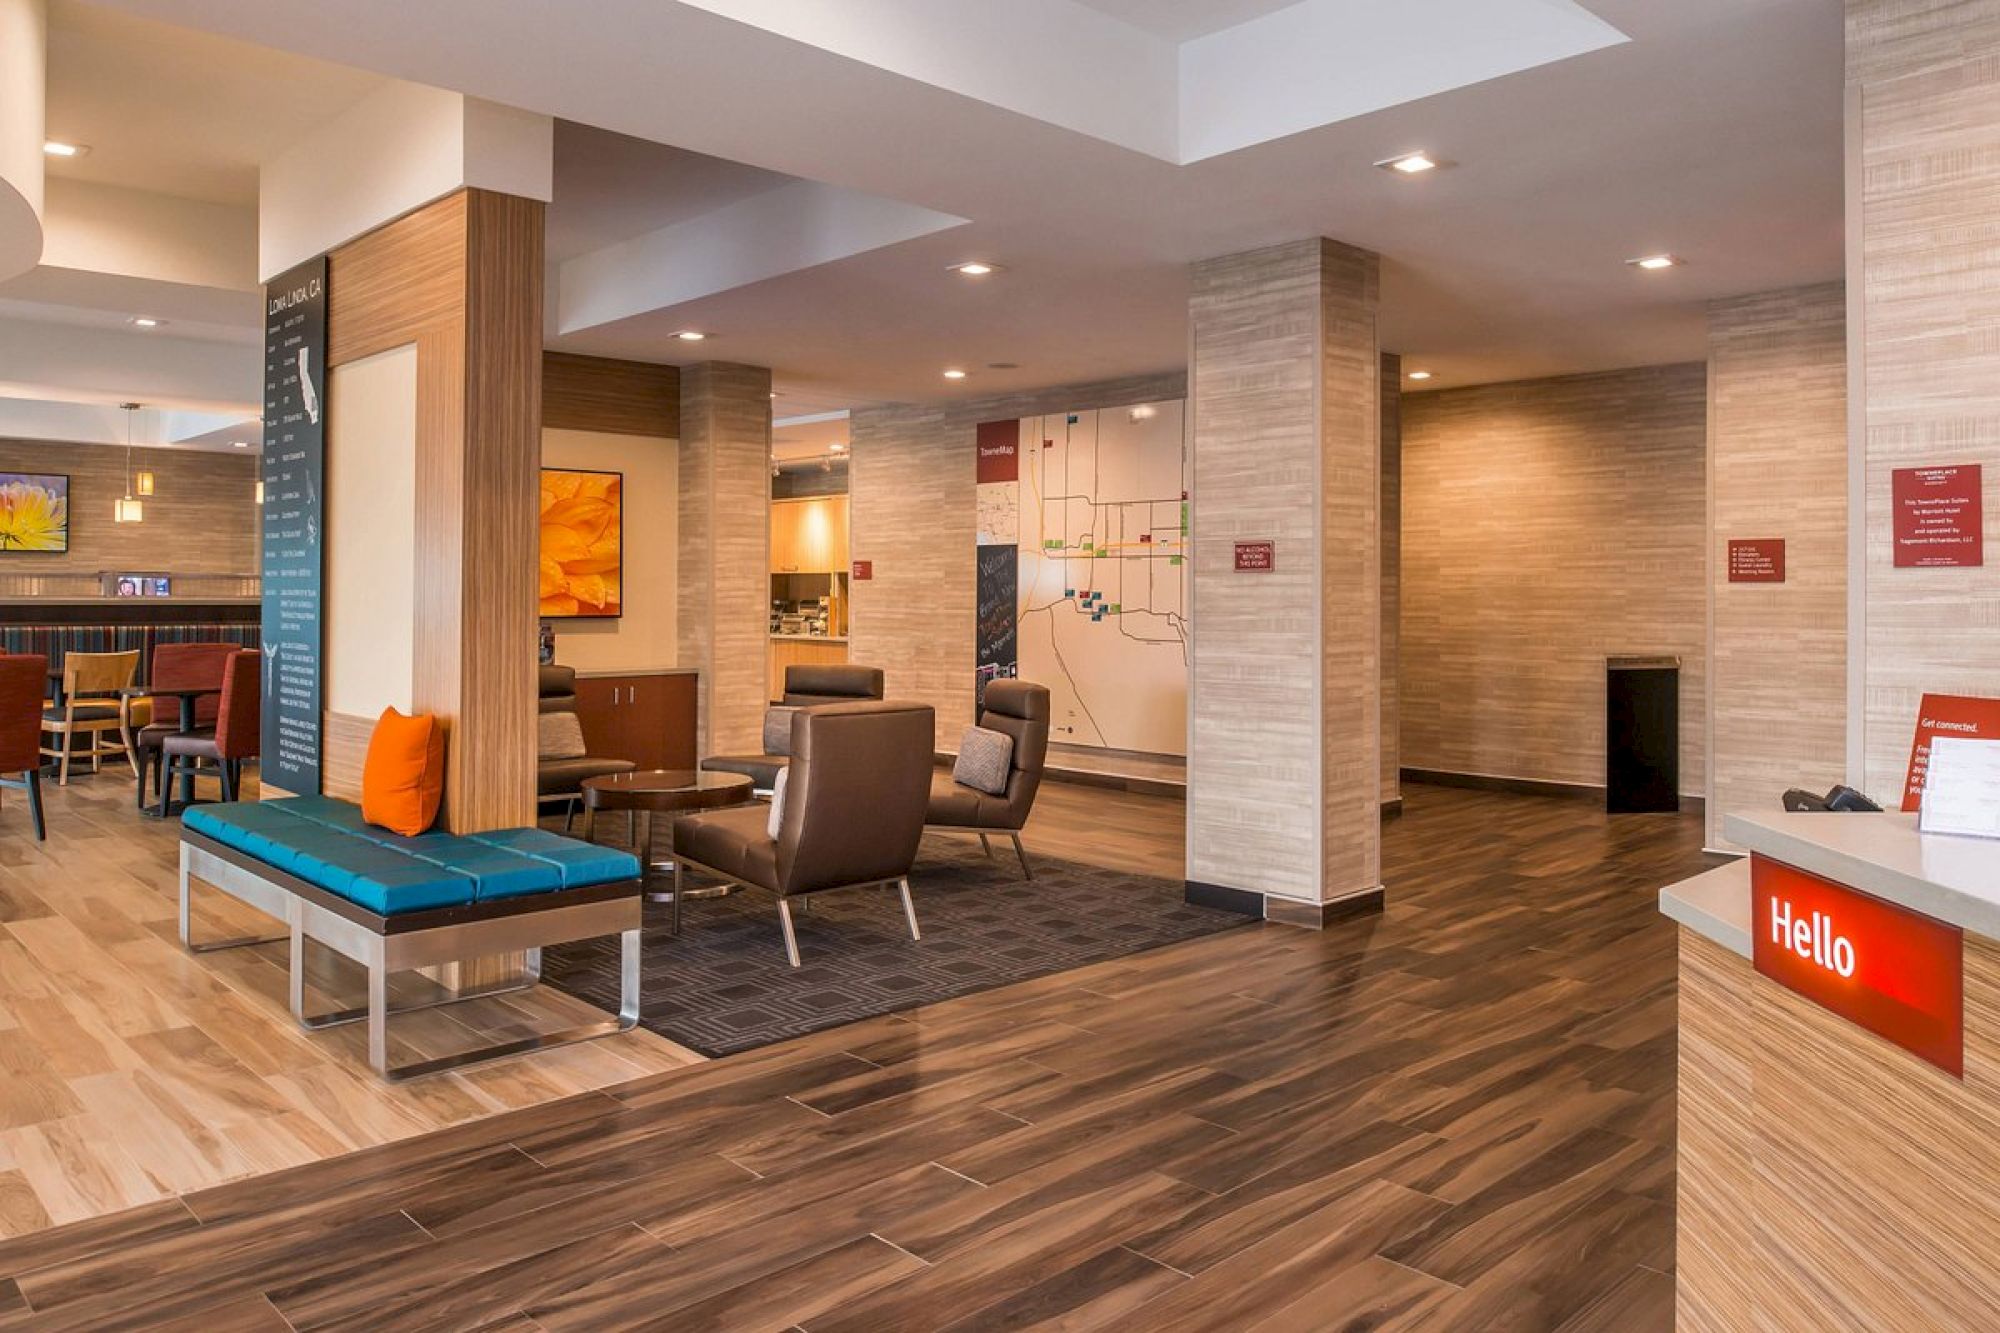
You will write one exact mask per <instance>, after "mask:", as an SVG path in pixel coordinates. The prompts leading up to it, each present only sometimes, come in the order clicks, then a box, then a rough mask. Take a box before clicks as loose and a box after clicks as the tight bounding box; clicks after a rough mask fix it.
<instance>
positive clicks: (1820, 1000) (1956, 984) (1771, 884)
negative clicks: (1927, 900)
mask: <svg viewBox="0 0 2000 1333" xmlns="http://www.w3.org/2000/svg"><path fill="white" fill-rule="evenodd" d="M1828 818H1834V816H1828ZM1750 957H1751V961H1752V962H1753V963H1754V964H1755V965H1756V968H1757V970H1758V971H1759V972H1761V973H1763V974H1764V975H1765V976H1767V977H1769V978H1770V979H1771V980H1773V981H1775V982H1777V983H1778V984H1779V985H1781V986H1783V987H1785V988H1786V989H1787V990H1792V991H1796V992H1797V993H1798V994H1800V995H1803V996H1805V997H1806V998H1807V999H1808V1000H1811V1001H1812V1002H1813V1003H1815V1004H1817V1005H1819V1006H1821V1007H1822V1008H1825V1009H1830V1010H1832V1011H1833V1012H1834V1013H1836V1014H1839V1015H1840V1016H1841V1017H1842V1018H1844V1019H1846V1020H1847V1021H1848V1022H1850V1023H1855V1024H1858V1025H1859V1026H1861V1027H1864V1028H1867V1029H1868V1030H1869V1031H1870V1032H1873V1033H1874V1034H1875V1035H1876V1036H1878V1037H1882V1038H1884V1039H1886V1040H1888V1041H1892V1042H1894V1043H1895V1044H1896V1045H1898V1046H1900V1047H1902V1048H1903V1049H1904V1050H1906V1051H1908V1052H1910V1053H1911V1054H1912V1055H1915V1056H1917V1057H1918V1058H1920V1059H1923V1060H1928V1061H1929V1062H1930V1063H1932V1064H1934V1065H1936V1066H1937V1067H1938V1068H1939V1069H1942V1070H1944V1071H1945V1072H1946V1073H1947V1074H1950V1075H1952V1076H1953V1077H1954V1078H1964V1077H1965V938H1964V934H1963V932H1961V931H1960V930H1959V928H1958V927H1957V926H1948V925H1946V924H1945V923H1944V922H1942V921H1935V920H1933V919H1931V918H1930V917H1927V916H1923V915H1921V914H1919V913H1916V912H1912V911H1910V910H1908V909H1907V908H1902V907H1897V906H1896V905H1895V904H1893V903H1885V902H1883V901H1882V900H1881V899H1880V898H1875V897H1871V896H1870V895H1868V894H1865V893H1861V892H1859V891H1858V890H1855V889H1850V888H1848V887H1847V886H1846V885H1844V884H1836V883H1834V882H1833V881H1832V880H1830V879H1821V878H1820V877H1819V876H1818V875H1810V874H1807V873H1806V872H1805V871H1803V870H1798V869H1795V868H1794V867H1792V866H1788V865H1785V864H1784V863H1783V862H1780V861H1773V860H1771V859H1769V858H1768V857H1764V856H1757V855H1753V856H1751V858H1750Z"/></svg>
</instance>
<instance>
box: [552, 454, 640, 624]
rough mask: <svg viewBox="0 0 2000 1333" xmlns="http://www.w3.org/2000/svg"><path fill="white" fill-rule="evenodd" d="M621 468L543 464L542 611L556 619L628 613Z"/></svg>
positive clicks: (623, 482) (623, 479)
mask: <svg viewBox="0 0 2000 1333" xmlns="http://www.w3.org/2000/svg"><path fill="white" fill-rule="evenodd" d="M624 487H625V474H624V473H622V472H587V471H580V470H577V469H574V468H553V467H545V468H543V469H542V499H541V528H542V533H541V584H540V588H541V591H540V599H541V600H540V608H539V609H540V613H541V614H542V615H543V616H545V617H548V618H549V619H553V620H575V619H588V618H608V617H612V616H620V615H623V614H624V602H623V597H622V592H621V588H622V576H623V574H624V566H623V561H624V540H625V526H624V525H625V515H624Z"/></svg>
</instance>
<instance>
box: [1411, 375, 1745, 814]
mask: <svg viewBox="0 0 2000 1333" xmlns="http://www.w3.org/2000/svg"><path fill="white" fill-rule="evenodd" d="M1707 378H1708V376H1707V369H1706V367H1705V366H1703V365H1701V364H1699V363H1696V364H1693V365H1675V366H1649V367H1642V368H1639V369H1636V370H1618V371H1606V372H1602V373H1598V374H1589V375H1573V376H1564V377H1561V378H1556V379H1546V380H1527V381H1520V382H1517V383H1511V384H1495V385H1488V386H1484V387H1479V388H1467V389H1444V390H1439V391H1436V392H1429V393H1418V394H1410V395H1407V396H1406V397H1405V398H1404V399H1403V413H1402V424H1403V439H1402V445H1403V448H1402V579H1401V594H1402V604H1403V614H1402V645H1401V648H1402V672H1401V682H1402V698H1401V701H1400V704H1401V713H1402V745H1403V755H1402V762H1403V764H1404V765H1405V766H1406V767H1410V768H1419V769H1431V770H1436V771H1439V772H1452V773H1474V774H1487V775H1492V776H1498V777H1507V778H1526V779H1530V780H1534V781H1542V782H1565V783H1575V784H1582V785H1586V786H1601V785H1602V784H1603V782H1604V753H1605V751H1604V744H1605V738H1604V660H1605V658H1606V657H1607V656H1608V655H1615V654H1627V653H1643V654H1653V653H1672V654H1678V655H1679V656H1680V658H1681V722H1680V726H1681V789H1682V791H1683V792H1687V793H1698V792H1699V791H1700V790H1701V787H1702V782H1703V773H1704V763H1705V759H1704V755H1705V744H1704V721H1705V717H1706V706H1705V693H1704V681H1703V677H1704V658H1705V655H1706V639H1707V634H1706V603H1707V595H1706V578H1707V575H1706V561H1705V558H1704V557H1705V552H1706V541H1707V537H1706V533H1707V517H1706V509H1707V505H1706V485H1705V482H1704V479H1703V462H1704V454H1705V451H1706V438H1707V422H1706V417H1707Z"/></svg>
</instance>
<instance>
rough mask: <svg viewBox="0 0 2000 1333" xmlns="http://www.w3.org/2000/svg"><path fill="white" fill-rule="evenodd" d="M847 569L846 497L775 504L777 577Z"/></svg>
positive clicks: (773, 551) (774, 564) (774, 570)
mask: <svg viewBox="0 0 2000 1333" xmlns="http://www.w3.org/2000/svg"><path fill="white" fill-rule="evenodd" d="M846 568H847V497H846V496H844V495H822V496H816V497H814V498H813V499H810V500H773V501H772V502H771V572H772V573H773V574H832V573H835V572H837V571H839V570H844V569H846Z"/></svg>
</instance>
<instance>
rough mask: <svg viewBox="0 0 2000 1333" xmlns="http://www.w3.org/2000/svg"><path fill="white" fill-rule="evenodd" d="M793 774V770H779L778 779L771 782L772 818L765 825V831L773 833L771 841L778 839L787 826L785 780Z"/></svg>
mask: <svg viewBox="0 0 2000 1333" xmlns="http://www.w3.org/2000/svg"><path fill="white" fill-rule="evenodd" d="M791 776H792V770H791V769H789V768H781V769H779V770H778V780H777V781H776V782H773V783H772V784H771V818H770V820H769V821H768V822H767V823H766V824H765V825H764V831H765V832H766V833H768V834H770V835H771V841H772V842H776V841H777V840H778V833H779V831H780V830H782V829H783V828H784V827H785V780H786V779H787V778H789V777H791Z"/></svg>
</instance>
